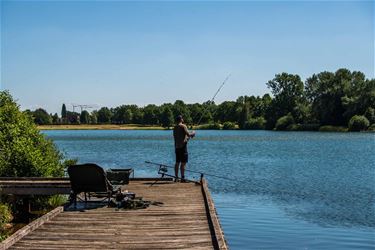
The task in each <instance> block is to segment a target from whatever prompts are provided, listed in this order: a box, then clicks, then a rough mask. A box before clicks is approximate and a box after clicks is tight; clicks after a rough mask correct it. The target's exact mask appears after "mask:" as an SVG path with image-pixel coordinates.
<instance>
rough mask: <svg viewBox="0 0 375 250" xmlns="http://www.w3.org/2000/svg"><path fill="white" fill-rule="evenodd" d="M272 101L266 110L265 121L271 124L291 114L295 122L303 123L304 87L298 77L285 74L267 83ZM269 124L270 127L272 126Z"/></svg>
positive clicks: (277, 75)
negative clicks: (272, 97) (272, 96)
mask: <svg viewBox="0 0 375 250" xmlns="http://www.w3.org/2000/svg"><path fill="white" fill-rule="evenodd" d="M267 87H268V88H270V89H271V92H272V94H273V95H274V99H273V100H272V102H271V104H270V109H268V112H267V115H266V117H265V118H266V119H267V120H269V122H271V123H272V124H273V123H274V122H275V121H277V120H276V119H277V118H280V117H282V116H285V115H287V114H288V113H291V114H292V116H293V117H294V118H296V119H297V122H303V118H304V110H305V107H304V106H305V105H306V103H307V100H306V98H305V93H304V85H303V82H302V81H301V78H300V77H299V76H298V75H292V74H287V73H281V74H276V75H275V78H274V79H273V80H271V81H268V82H267ZM272 124H271V125H272Z"/></svg>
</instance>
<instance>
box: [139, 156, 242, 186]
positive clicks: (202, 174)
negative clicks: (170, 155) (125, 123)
mask: <svg viewBox="0 0 375 250" xmlns="http://www.w3.org/2000/svg"><path fill="white" fill-rule="evenodd" d="M145 163H146V164H150V165H155V166H159V167H165V168H172V169H174V168H175V167H172V166H168V165H165V164H162V163H157V162H151V161H145ZM185 171H186V172H190V173H196V174H200V175H201V178H202V177H203V176H204V175H207V176H212V177H216V178H221V179H226V180H231V181H234V180H235V179H232V178H228V177H224V176H219V175H214V174H207V173H204V172H200V171H195V170H189V169H185ZM172 177H175V176H172Z"/></svg>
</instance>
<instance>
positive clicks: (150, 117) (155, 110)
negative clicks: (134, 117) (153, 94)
mask: <svg viewBox="0 0 375 250" xmlns="http://www.w3.org/2000/svg"><path fill="white" fill-rule="evenodd" d="M159 116H160V110H159V107H158V106H156V105H154V104H149V105H147V106H146V107H144V108H143V124H145V125H153V124H159Z"/></svg>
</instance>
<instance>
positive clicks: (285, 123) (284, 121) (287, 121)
mask: <svg viewBox="0 0 375 250" xmlns="http://www.w3.org/2000/svg"><path fill="white" fill-rule="evenodd" d="M293 124H294V118H293V116H292V115H291V114H290V113H289V114H288V115H285V116H282V117H280V118H279V119H278V120H277V122H276V125H275V129H276V130H287V129H288V127H289V126H291V125H293Z"/></svg>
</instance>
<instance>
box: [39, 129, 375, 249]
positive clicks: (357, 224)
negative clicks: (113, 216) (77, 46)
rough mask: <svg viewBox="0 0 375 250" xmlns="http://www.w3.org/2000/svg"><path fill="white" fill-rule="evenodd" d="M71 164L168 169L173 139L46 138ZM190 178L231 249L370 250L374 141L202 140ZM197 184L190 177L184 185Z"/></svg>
mask: <svg viewBox="0 0 375 250" xmlns="http://www.w3.org/2000/svg"><path fill="white" fill-rule="evenodd" d="M44 133H45V134H47V135H48V137H50V138H52V139H53V140H54V142H55V143H56V145H57V146H58V147H59V148H60V149H61V150H62V151H63V152H65V154H66V156H67V157H71V158H77V159H78V160H79V162H81V163H84V162H94V163H97V164H99V165H102V166H103V167H132V168H134V169H135V173H136V176H156V172H157V171H156V168H154V167H151V166H147V165H146V164H144V161H146V160H148V161H155V162H162V163H165V164H171V165H172V164H173V163H174V150H173V140H172V137H171V131H123V130H122V131H120V130H119V131H116V130H109V131H98V130H92V131H45V132H44ZM189 153H190V159H189V169H191V170H200V171H204V172H207V173H214V174H219V175H220V174H222V175H224V176H228V177H230V178H233V179H235V180H236V181H228V180H223V179H217V178H213V177H212V178H210V177H208V176H207V179H208V181H209V185H210V189H211V192H212V194H213V198H214V200H215V204H216V207H217V212H218V214H219V217H220V220H221V224H222V226H223V229H224V233H225V235H226V238H227V241H228V243H229V246H230V248H231V249H375V135H374V134H366V133H317V132H312V133H310V132H272V131H198V133H197V137H196V138H195V139H194V140H192V141H191V142H190V144H189ZM190 178H194V176H190Z"/></svg>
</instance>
